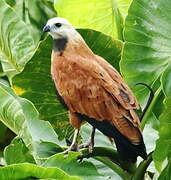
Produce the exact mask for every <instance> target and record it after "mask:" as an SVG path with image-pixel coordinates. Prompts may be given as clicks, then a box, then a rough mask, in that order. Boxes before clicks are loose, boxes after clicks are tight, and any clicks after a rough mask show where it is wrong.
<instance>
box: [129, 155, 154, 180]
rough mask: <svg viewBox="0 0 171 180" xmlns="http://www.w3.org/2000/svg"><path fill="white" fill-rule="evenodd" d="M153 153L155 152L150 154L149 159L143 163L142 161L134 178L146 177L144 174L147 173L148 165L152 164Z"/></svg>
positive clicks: (139, 179) (135, 179) (134, 179)
mask: <svg viewBox="0 0 171 180" xmlns="http://www.w3.org/2000/svg"><path fill="white" fill-rule="evenodd" d="M152 153H153V152H151V153H150V154H149V155H148V158H147V160H144V161H143V162H142V163H140V165H139V166H138V168H137V170H136V172H135V174H134V176H133V178H132V180H143V179H144V174H145V173H146V169H147V168H148V166H149V165H150V163H151V162H152V160H153V158H152Z"/></svg>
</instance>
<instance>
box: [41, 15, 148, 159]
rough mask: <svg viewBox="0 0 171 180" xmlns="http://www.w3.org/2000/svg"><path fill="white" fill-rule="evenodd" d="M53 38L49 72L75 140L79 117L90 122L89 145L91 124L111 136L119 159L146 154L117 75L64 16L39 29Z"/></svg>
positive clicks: (129, 96) (130, 100) (133, 104)
mask: <svg viewBox="0 0 171 180" xmlns="http://www.w3.org/2000/svg"><path fill="white" fill-rule="evenodd" d="M43 31H44V32H49V34H50V35H51V36H52V38H53V50H52V55H51V75H52V79H53V81H54V83H55V86H56V90H57V93H58V97H59V99H60V101H61V103H62V104H64V105H65V107H66V108H67V109H68V114H69V120H70V123H71V125H72V126H73V127H74V129H75V133H74V137H73V142H72V144H71V146H70V147H69V148H68V150H67V151H70V150H72V149H73V148H75V147H76V145H77V136H78V134H79V130H80V127H81V123H82V122H83V121H87V122H88V123H89V124H91V125H92V127H93V131H92V135H91V143H90V144H89V145H90V146H89V147H91V149H92V147H93V145H94V134H95V129H98V130H99V131H101V132H102V133H103V134H104V135H106V136H107V137H109V139H112V140H114V141H115V144H116V148H117V150H118V153H119V155H120V157H121V159H123V160H127V161H136V159H137V157H138V156H141V157H142V158H144V159H146V158H147V154H146V148H145V145H144V141H143V137H142V133H141V129H140V120H139V117H138V116H137V114H136V110H137V109H139V105H138V103H137V100H136V98H135V96H134V95H133V93H132V91H131V90H130V88H129V87H128V85H127V84H126V83H125V82H124V80H123V78H122V77H121V75H120V74H119V73H118V72H117V71H116V69H115V68H114V67H112V66H111V65H110V64H109V63H108V62H107V61H106V60H104V59H103V58H102V57H100V56H98V55H96V54H94V53H93V52H92V50H91V49H90V48H89V47H88V45H87V44H86V43H85V41H84V39H83V38H82V37H81V35H80V34H79V33H78V32H77V31H76V30H75V28H74V27H73V26H72V25H71V23H69V22H68V21H67V20H66V19H64V18H61V17H56V18H52V19H50V20H48V22H47V24H46V26H45V27H44V29H43Z"/></svg>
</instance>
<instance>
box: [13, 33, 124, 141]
mask: <svg viewBox="0 0 171 180" xmlns="http://www.w3.org/2000/svg"><path fill="white" fill-rule="evenodd" d="M79 32H80V33H81V35H82V36H83V37H84V38H85V41H86V42H87V44H88V45H89V46H90V48H91V49H92V50H93V51H94V52H95V53H97V54H98V55H101V56H103V57H104V58H106V59H107V60H108V62H110V63H111V64H113V65H114V66H115V67H116V68H118V63H119V60H120V53H121V48H122V43H121V42H120V41H117V40H114V39H112V38H111V37H109V36H106V35H104V34H102V33H100V32H97V31H93V30H79ZM51 51H52V39H51V38H50V37H48V38H47V39H46V40H45V41H43V42H42V43H41V44H40V46H39V48H38V50H37V52H36V54H35V55H34V56H33V58H32V59H31V60H30V61H29V62H28V64H27V65H26V67H25V69H24V71H23V72H22V73H21V74H19V75H17V76H16V77H14V79H13V86H14V89H15V91H16V93H18V94H19V95H21V96H22V97H24V98H27V99H29V100H31V101H32V102H33V103H34V104H35V106H36V107H37V109H38V111H39V112H40V117H41V119H45V120H48V121H50V122H51V124H52V125H53V127H54V129H55V130H56V132H57V134H58V135H59V138H60V139H63V138H64V137H66V136H67V137H70V135H71V133H72V131H71V127H70V125H69V121H68V117H67V112H66V110H65V109H64V108H63V106H62V105H61V104H60V103H59V101H58V100H57V97H56V92H55V91H56V90H55V87H54V83H53V82H52V79H51V75H50V63H51V61H50V57H51ZM33 77H34V78H33Z"/></svg>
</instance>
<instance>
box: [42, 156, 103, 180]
mask: <svg viewBox="0 0 171 180" xmlns="http://www.w3.org/2000/svg"><path fill="white" fill-rule="evenodd" d="M79 155H80V153H75V152H70V153H69V154H68V155H64V154H63V153H60V154H55V155H54V156H52V157H50V158H49V159H48V160H47V161H46V162H45V163H44V164H43V165H42V166H43V167H57V168H60V169H62V170H63V171H65V172H67V173H68V174H70V175H76V176H79V177H82V178H83V179H85V180H94V179H97V178H98V176H102V175H100V174H99V173H98V172H97V169H96V167H95V166H94V165H93V164H92V163H91V162H88V161H83V162H78V160H77V158H78V156H79Z"/></svg>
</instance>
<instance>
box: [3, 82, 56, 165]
mask: <svg viewBox="0 0 171 180" xmlns="http://www.w3.org/2000/svg"><path fill="white" fill-rule="evenodd" d="M0 104H1V107H0V120H1V121H2V122H3V123H4V124H5V125H6V126H7V127H8V128H10V129H11V130H12V131H13V132H15V133H16V134H18V135H19V137H21V138H22V139H23V141H24V143H25V145H26V147H27V148H29V150H30V152H31V153H32V155H33V156H34V158H35V160H36V161H37V163H41V162H38V161H39V160H41V157H40V156H39V147H40V146H41V144H42V142H45V143H46V142H51V143H53V144H54V146H55V147H59V146H58V145H57V143H58V141H57V135H56V133H55V131H54V130H53V128H52V127H51V125H50V123H49V122H46V121H42V120H39V114H38V111H37V110H36V109H35V107H34V105H33V104H32V103H31V102H29V101H28V100H26V99H23V98H20V97H18V96H17V95H16V94H15V93H14V92H13V91H12V89H11V88H9V87H7V86H5V85H3V84H0ZM48 146H49V145H48ZM53 148H54V147H53ZM48 149H49V150H50V148H48ZM50 151H51V150H50ZM46 153H47V152H46ZM49 154H50V155H51V153H49Z"/></svg>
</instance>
